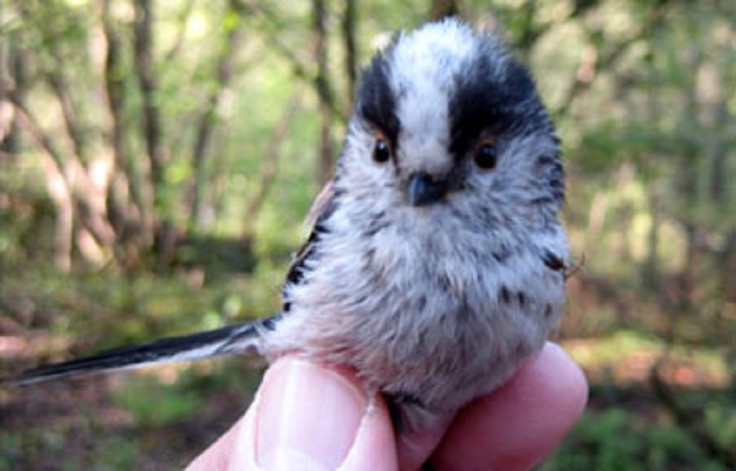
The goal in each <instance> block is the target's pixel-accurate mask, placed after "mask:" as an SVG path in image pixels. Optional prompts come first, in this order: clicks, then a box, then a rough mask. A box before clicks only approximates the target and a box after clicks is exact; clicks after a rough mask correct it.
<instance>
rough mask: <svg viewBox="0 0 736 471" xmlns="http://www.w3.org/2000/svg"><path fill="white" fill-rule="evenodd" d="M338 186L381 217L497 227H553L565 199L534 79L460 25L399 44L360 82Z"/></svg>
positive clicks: (488, 38) (444, 25)
mask: <svg viewBox="0 0 736 471" xmlns="http://www.w3.org/2000/svg"><path fill="white" fill-rule="evenodd" d="M337 184H338V186H343V187H345V188H346V189H348V188H349V191H350V193H351V194H352V195H360V194H362V195H364V196H365V197H367V198H373V199H374V200H375V202H376V204H377V205H379V206H381V205H384V206H385V207H386V208H388V207H397V206H398V207H403V208H405V209H404V210H405V211H414V212H428V211H432V210H433V209H432V208H442V207H445V208H451V209H452V211H454V212H456V213H457V212H458V211H459V212H462V213H475V214H479V212H480V213H483V214H485V215H486V216H487V217H489V218H491V219H494V220H501V219H508V217H509V214H510V215H511V216H510V217H512V218H513V217H518V216H519V215H521V217H522V219H534V220H538V219H539V218H540V214H541V215H546V216H545V217H547V218H549V217H551V218H554V217H556V213H557V210H558V209H559V206H560V203H561V201H562V198H563V187H564V184H563V171H562V166H561V163H560V157H559V149H558V141H557V138H556V136H555V133H554V129H553V126H552V124H551V122H550V120H549V117H548V115H547V113H546V111H545V109H544V107H543V105H542V103H541V101H540V99H539V97H538V95H537V91H536V87H535V84H534V81H533V80H532V78H531V76H530V75H529V73H528V72H527V70H526V69H525V68H524V67H523V66H521V65H520V64H519V63H518V62H516V61H515V60H514V59H513V58H512V57H511V56H510V55H509V54H508V53H507V52H506V50H505V49H504V46H503V43H502V42H501V40H500V39H498V38H497V37H496V36H495V35H493V34H491V33H488V32H474V31H473V29H472V28H471V27H470V26H468V25H466V24H464V23H462V22H461V21H458V20H444V21H441V22H437V23H430V24H427V25H425V26H423V27H421V28H420V29H418V30H416V31H414V32H411V33H404V34H401V35H398V36H397V37H395V38H394V40H393V42H392V43H391V44H390V45H389V46H388V47H387V48H386V49H385V50H384V51H383V52H381V53H379V54H378V55H376V57H374V58H373V60H372V62H371V63H370V65H369V66H368V67H367V68H366V69H365V70H364V72H363V76H362V84H361V87H360V89H359V92H358V95H357V97H356V103H355V108H354V112H353V116H352V119H351V121H350V125H349V130H348V136H347V138H346V142H345V147H344V150H343V154H342V157H341V159H340V162H339V166H338V171H337ZM438 210H440V211H443V209H438ZM522 213H523V214H522Z"/></svg>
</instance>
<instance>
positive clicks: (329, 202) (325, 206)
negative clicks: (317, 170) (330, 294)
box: [283, 180, 337, 312]
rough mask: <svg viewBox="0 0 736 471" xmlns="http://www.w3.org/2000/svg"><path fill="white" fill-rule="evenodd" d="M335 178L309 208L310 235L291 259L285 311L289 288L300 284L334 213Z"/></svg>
mask: <svg viewBox="0 0 736 471" xmlns="http://www.w3.org/2000/svg"><path fill="white" fill-rule="evenodd" d="M333 182H334V180H331V181H329V182H327V184H326V185H325V186H324V187H323V188H322V190H321V191H320V192H319V194H318V195H317V197H316V198H315V200H314V202H313V203H312V207H311V208H310V209H309V213H308V214H307V218H306V225H307V227H309V228H310V232H309V237H307V240H306V241H305V242H304V244H303V245H302V246H301V247H300V248H299V250H297V251H296V253H295V254H294V256H293V257H292V260H291V265H289V269H288V271H287V272H286V280H285V284H284V293H283V294H284V303H283V311H284V312H286V311H288V310H289V307H290V303H289V300H288V295H287V292H286V291H287V289H286V287H287V286H289V285H296V284H299V283H300V282H301V281H302V279H303V275H304V271H305V269H306V262H307V260H309V258H310V257H311V256H314V254H315V247H316V245H317V242H318V241H319V239H320V236H321V235H322V234H323V233H324V232H325V228H324V225H323V223H324V221H325V220H326V219H327V218H328V217H329V216H330V214H332V212H333V211H334V209H335V198H336V196H337V193H336V192H335V187H334V183H333Z"/></svg>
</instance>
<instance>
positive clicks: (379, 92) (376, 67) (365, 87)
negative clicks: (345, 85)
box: [356, 53, 400, 145]
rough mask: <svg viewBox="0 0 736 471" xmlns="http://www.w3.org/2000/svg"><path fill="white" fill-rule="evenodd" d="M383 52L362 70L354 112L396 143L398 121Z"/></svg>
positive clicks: (387, 65) (386, 61)
mask: <svg viewBox="0 0 736 471" xmlns="http://www.w3.org/2000/svg"><path fill="white" fill-rule="evenodd" d="M386 54H388V53H384V54H381V55H378V56H376V57H374V58H373V60H372V61H371V63H370V65H369V66H368V67H367V68H366V69H364V70H363V74H362V85H361V87H360V92H359V93H358V97H357V104H356V113H358V115H359V116H360V117H361V118H362V119H363V120H365V121H367V122H368V123H370V124H372V125H373V126H375V127H376V128H378V129H380V130H381V131H382V132H383V133H385V134H386V137H387V138H388V139H389V140H390V141H391V143H392V144H393V145H395V144H396V142H397V139H398V136H399V130H400V123H399V119H398V118H397V117H396V96H395V94H394V91H393V90H392V88H391V82H390V80H389V64H388V59H387V58H386Z"/></svg>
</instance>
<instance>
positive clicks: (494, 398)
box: [188, 343, 588, 471]
mask: <svg viewBox="0 0 736 471" xmlns="http://www.w3.org/2000/svg"><path fill="white" fill-rule="evenodd" d="M587 392H588V389H587V383H586V381H585V377H584V375H583V373H582V371H581V370H580V368H579V367H578V366H577V365H576V364H575V363H574V362H573V361H572V360H571V359H570V357H569V356H568V355H567V354H566V353H565V352H564V351H563V350H562V349H561V348H560V347H559V346H557V345H555V344H553V343H547V344H546V345H545V346H544V348H543V349H542V351H541V352H540V353H539V354H538V355H536V356H534V357H533V358H530V359H529V360H527V361H526V362H525V363H524V364H523V365H522V366H521V367H520V368H519V371H518V372H517V373H516V374H515V375H514V376H513V377H512V378H511V379H510V380H509V381H508V382H507V383H506V384H505V385H504V386H502V387H501V388H499V389H498V390H496V391H494V392H493V393H491V394H489V395H487V396H483V397H480V398H478V399H476V400H475V401H473V402H472V403H471V404H469V405H468V406H466V407H465V408H464V409H463V410H461V411H460V413H459V414H458V415H457V417H456V418H455V420H454V421H453V422H452V423H450V424H449V426H448V427H447V428H442V429H439V430H431V431H428V432H426V433H424V434H422V435H421V436H412V437H403V436H401V437H400V438H399V439H398V440H396V439H395V437H394V431H393V428H392V424H391V418H390V415H389V412H388V408H387V406H386V403H385V402H384V400H383V398H382V397H381V396H380V395H379V394H376V393H375V392H370V391H368V390H367V389H366V388H365V387H363V385H362V384H361V382H360V380H359V379H358V378H357V377H356V375H355V372H353V371H351V370H350V369H347V368H341V367H337V368H336V367H333V366H326V365H320V364H316V363H312V362H309V361H307V360H304V359H300V358H298V357H285V358H282V359H280V360H278V361H277V362H275V363H274V364H273V365H272V366H271V367H270V368H269V369H268V371H267V372H266V374H265V376H264V379H263V382H262V383H261V386H260V388H259V390H258V393H257V394H256V397H255V399H254V401H253V403H252V404H251V406H250V407H249V409H248V411H247V412H246V413H245V415H244V416H243V417H241V418H240V419H239V420H238V421H237V422H236V423H235V424H234V425H233V426H232V427H231V428H230V430H228V431H227V432H226V433H225V434H224V435H223V436H222V437H220V438H219V439H218V440H217V441H216V442H215V443H214V444H213V445H212V446H210V447H209V448H208V449H207V450H205V451H204V452H203V453H202V454H201V455H200V456H198V457H197V458H196V459H195V460H194V461H193V462H192V463H191V464H190V465H189V468H188V469H189V470H195V471H196V470H230V469H267V470H281V469H284V470H286V469H314V470H323V469H324V470H329V469H338V468H339V469H342V470H346V471H362V470H375V469H382V470H397V469H400V470H413V469H417V468H419V466H421V464H422V463H423V462H425V461H426V460H427V459H428V458H429V459H431V461H432V464H433V469H437V470H443V469H447V470H452V469H463V470H471V471H472V470H474V469H483V470H487V469H502V470H517V469H528V468H530V467H532V466H533V465H534V464H536V463H538V462H540V461H541V460H543V459H544V458H545V457H547V456H548V455H549V454H550V453H551V452H552V451H553V450H554V448H555V446H556V445H558V444H559V443H560V442H561V441H562V439H563V438H564V437H565V435H566V434H567V432H568V431H569V430H570V429H571V428H572V427H573V425H574V424H575V423H576V422H577V420H578V418H579V417H580V415H581V414H582V412H583V410H584V408H585V404H586V401H587ZM438 442H439V444H438Z"/></svg>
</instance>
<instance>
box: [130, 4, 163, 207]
mask: <svg viewBox="0 0 736 471" xmlns="http://www.w3.org/2000/svg"><path fill="white" fill-rule="evenodd" d="M152 23H153V13H152V11H151V0H135V38H134V49H135V64H136V69H135V70H136V74H137V75H138V87H139V88H140V91H141V96H142V98H143V136H144V138H145V142H146V152H147V154H148V161H149V165H150V168H151V180H152V181H151V184H152V186H153V191H154V198H155V195H156V193H158V192H159V191H158V190H160V187H161V186H162V185H163V183H164V165H165V163H166V162H165V161H166V158H165V155H164V151H163V149H162V146H161V132H160V129H161V115H160V112H159V111H160V110H159V107H158V105H157V104H156V90H157V88H158V80H157V77H156V74H155V73H154V70H153V57H152V56H153V54H152V53H151V49H152V44H151V43H152V39H151V36H152V32H151V30H152V28H151V26H152ZM154 208H155V206H154Z"/></svg>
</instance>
